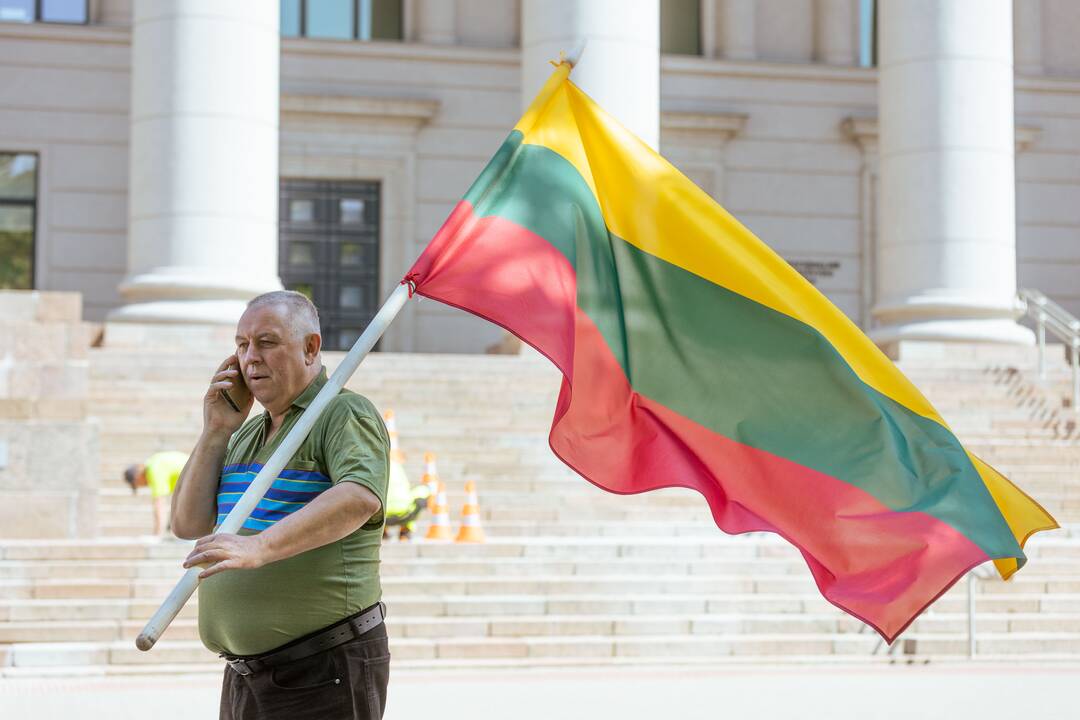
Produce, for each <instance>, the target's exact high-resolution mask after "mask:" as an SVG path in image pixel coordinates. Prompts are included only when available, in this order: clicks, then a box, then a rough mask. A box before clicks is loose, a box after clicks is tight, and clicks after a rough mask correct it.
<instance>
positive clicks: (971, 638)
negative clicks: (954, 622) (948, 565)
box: [967, 572, 978, 660]
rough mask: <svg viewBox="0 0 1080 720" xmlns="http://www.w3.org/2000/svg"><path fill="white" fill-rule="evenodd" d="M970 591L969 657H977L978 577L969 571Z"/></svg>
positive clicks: (968, 588) (970, 658) (968, 589)
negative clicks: (976, 613)
mask: <svg viewBox="0 0 1080 720" xmlns="http://www.w3.org/2000/svg"><path fill="white" fill-rule="evenodd" d="M967 580H968V583H967V586H968V587H967V591H968V659H969V660H974V659H975V583H976V582H977V581H978V579H977V578H976V577H975V573H973V572H969V573H968V577H967Z"/></svg>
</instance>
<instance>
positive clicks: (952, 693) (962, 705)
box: [0, 664, 1080, 720]
mask: <svg viewBox="0 0 1080 720" xmlns="http://www.w3.org/2000/svg"><path fill="white" fill-rule="evenodd" d="M219 680H220V679H219V678H218V677H208V676H186V677H178V678H162V677H142V678H97V679H94V678H84V679H75V678H68V679H33V680H30V679H27V680H22V679H20V680H4V681H0V718H5V720H6V719H7V718H12V719H13V720H14V719H15V718H19V719H21V718H33V719H34V720H49V719H51V718H80V720H97V719H98V718H100V719H102V720H105V719H106V718H107V719H108V720H128V719H129V718H130V719H131V720H135V719H136V718H137V719H138V720H145V718H147V717H152V718H154V719H155V720H171V719H172V718H185V720H188V719H197V718H214V717H216V716H217V696H218V695H217V693H218V683H219ZM1078 681H1080V666H1065V665H1043V666H1036V665H1016V664H1012V665H999V664H963V665H938V666H926V667H900V666H870V667H867V666H861V667H860V666H836V667H828V668H812V667H806V666H802V667H800V666H783V667H770V666H758V667H752V668H742V669H739V668H732V667H723V668H716V669H702V668H692V669H663V668H661V669H656V668H654V669H648V668H636V667H635V668H625V669H610V668H608V669H603V670H543V671H511V670H499V671H491V670H487V671H472V672H461V671H444V672H438V673H419V672H413V673H398V675H397V676H396V677H395V678H394V680H393V682H392V685H391V689H390V705H389V708H388V710H387V715H386V720H408V719H411V718H428V717H432V718H439V720H488V719H491V720H495V719H496V718H498V719H499V720H503V719H513V720H540V719H541V718H543V719H544V720H551V719H552V718H559V719H560V720H562V719H563V718H569V719H574V718H583V719H587V720H601V719H603V718H619V719H620V720H636V719H638V718H640V719H642V720H644V719H646V718H648V719H649V720H652V719H654V718H678V720H698V719H699V718H700V719H701V720H705V719H706V718H707V719H708V720H717V719H718V718H739V720H756V719H759V718H760V719H770V720H771V719H772V718H798V720H826V719H827V720H845V719H846V718H852V719H853V720H854V719H856V718H857V719H858V720H901V719H903V720H938V719H940V720H964V719H965V718H979V720H996V719H997V718H1002V719H1005V718H1009V719H1010V720H1013V719H1014V718H1023V717H1037V718H1040V719H1041V720H1054V719H1056V718H1076V717H1080V699H1078V697H1077V695H1076V687H1077V684H1078Z"/></svg>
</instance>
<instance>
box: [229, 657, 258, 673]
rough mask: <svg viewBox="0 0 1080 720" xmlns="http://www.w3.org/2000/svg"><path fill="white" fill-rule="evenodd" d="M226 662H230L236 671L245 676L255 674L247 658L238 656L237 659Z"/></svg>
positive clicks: (230, 665)
mask: <svg viewBox="0 0 1080 720" xmlns="http://www.w3.org/2000/svg"><path fill="white" fill-rule="evenodd" d="M226 662H227V663H228V665H229V667H231V668H232V669H233V670H234V671H235V672H237V673H238V674H240V675H243V676H245V677H246V676H248V675H253V674H254V673H253V672H252V670H251V668H249V667H248V664H247V661H246V660H242V659H240V658H237V659H236V660H226Z"/></svg>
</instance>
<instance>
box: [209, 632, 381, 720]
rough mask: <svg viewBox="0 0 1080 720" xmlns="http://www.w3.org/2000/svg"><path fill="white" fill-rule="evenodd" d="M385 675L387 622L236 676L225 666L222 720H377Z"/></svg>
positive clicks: (379, 718) (379, 717) (222, 688)
mask: <svg viewBox="0 0 1080 720" xmlns="http://www.w3.org/2000/svg"><path fill="white" fill-rule="evenodd" d="M389 680H390V647H389V645H388V643H387V639H386V625H379V626H378V627H376V628H372V629H371V630H369V631H368V632H366V633H364V634H363V635H361V636H360V637H358V638H356V639H355V640H350V641H349V642H347V643H344V644H342V645H338V646H337V647H334V648H330V649H329V650H326V651H324V652H321V653H318V654H317V655H312V656H310V657H306V658H303V659H301V660H295V661H293V662H290V663H287V664H285V665H278V666H277V667H273V668H268V669H266V670H262V671H260V672H257V673H254V674H253V675H246V676H245V675H241V674H240V673H238V672H236V671H235V670H233V669H231V668H229V667H226V668H225V678H224V680H223V681H222V685H221V714H220V718H221V720H256V719H257V720H275V718H282V719H283V720H286V719H287V720H306V719H307V718H312V719H313V720H314V719H315V718H318V719H319V720H336V719H337V718H348V719H349V720H381V718H382V716H383V710H384V709H385V708H386V686H387V683H388V682H389Z"/></svg>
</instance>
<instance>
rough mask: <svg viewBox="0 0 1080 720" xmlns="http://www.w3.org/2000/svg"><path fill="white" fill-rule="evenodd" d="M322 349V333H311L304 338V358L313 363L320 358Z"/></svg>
mask: <svg viewBox="0 0 1080 720" xmlns="http://www.w3.org/2000/svg"><path fill="white" fill-rule="evenodd" d="M321 349H322V335H319V333H311V334H310V335H308V336H307V337H305V338H304V360H305V361H307V364H308V365H311V364H312V363H314V362H315V361H316V360H318V358H319V350H321Z"/></svg>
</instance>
